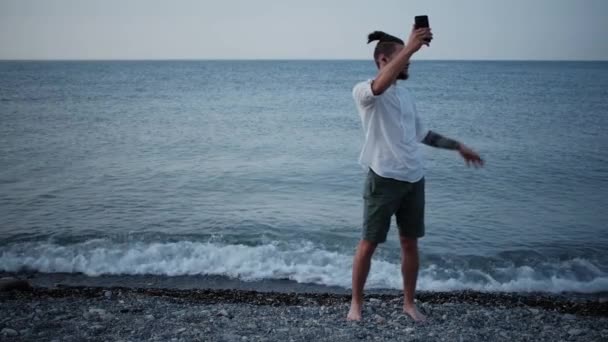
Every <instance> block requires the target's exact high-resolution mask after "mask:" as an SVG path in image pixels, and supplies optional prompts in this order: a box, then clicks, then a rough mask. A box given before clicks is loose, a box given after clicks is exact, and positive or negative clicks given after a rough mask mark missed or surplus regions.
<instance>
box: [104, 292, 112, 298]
mask: <svg viewBox="0 0 608 342" xmlns="http://www.w3.org/2000/svg"><path fill="white" fill-rule="evenodd" d="M103 295H104V296H105V297H106V298H107V299H111V298H112V291H105V292H104V293H103Z"/></svg>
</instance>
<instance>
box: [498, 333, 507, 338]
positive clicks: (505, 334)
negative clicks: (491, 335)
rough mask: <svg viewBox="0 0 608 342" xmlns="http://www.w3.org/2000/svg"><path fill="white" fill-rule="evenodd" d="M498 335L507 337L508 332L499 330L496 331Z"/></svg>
mask: <svg viewBox="0 0 608 342" xmlns="http://www.w3.org/2000/svg"><path fill="white" fill-rule="evenodd" d="M498 335H500V336H501V337H503V338H509V334H507V333H506V332H504V331H501V332H499V333H498Z"/></svg>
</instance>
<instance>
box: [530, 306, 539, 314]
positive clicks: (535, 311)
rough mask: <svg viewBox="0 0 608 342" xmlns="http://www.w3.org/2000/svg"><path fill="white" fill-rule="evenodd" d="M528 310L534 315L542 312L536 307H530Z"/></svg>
mask: <svg viewBox="0 0 608 342" xmlns="http://www.w3.org/2000/svg"><path fill="white" fill-rule="evenodd" d="M528 311H530V312H531V313H532V314H534V315H538V313H539V312H540V310H538V309H535V308H529V309H528Z"/></svg>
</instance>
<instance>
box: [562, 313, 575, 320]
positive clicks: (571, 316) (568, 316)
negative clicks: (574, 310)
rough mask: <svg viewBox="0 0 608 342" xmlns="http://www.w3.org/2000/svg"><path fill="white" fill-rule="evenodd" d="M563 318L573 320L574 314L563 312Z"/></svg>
mask: <svg viewBox="0 0 608 342" xmlns="http://www.w3.org/2000/svg"><path fill="white" fill-rule="evenodd" d="M564 318H565V319H567V320H569V321H573V320H575V319H576V316H574V315H572V314H565V315H564Z"/></svg>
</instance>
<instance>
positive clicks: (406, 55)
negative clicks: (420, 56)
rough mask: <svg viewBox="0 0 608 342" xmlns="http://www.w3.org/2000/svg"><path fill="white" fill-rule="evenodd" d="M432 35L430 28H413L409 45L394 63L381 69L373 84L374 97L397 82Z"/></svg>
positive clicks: (402, 50) (391, 62)
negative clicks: (412, 58)
mask: <svg viewBox="0 0 608 342" xmlns="http://www.w3.org/2000/svg"><path fill="white" fill-rule="evenodd" d="M430 34H431V33H430V29H428V28H421V29H415V28H412V33H411V34H410V37H409V40H408V42H407V45H406V46H405V47H404V48H403V49H401V51H400V52H399V53H398V54H397V56H396V57H395V58H394V59H393V60H392V61H390V62H389V63H388V64H387V65H386V66H385V67H383V68H382V69H380V71H379V72H378V75H376V78H375V79H374V81H373V82H372V92H373V93H374V95H380V94H382V93H384V92H385V91H386V90H387V89H388V88H389V87H390V86H391V84H393V83H394V82H395V81H396V80H397V76H399V73H401V71H403V69H405V67H406V65H407V64H408V63H409V62H410V58H411V57H412V55H413V54H414V53H416V52H417V51H418V50H420V48H421V47H422V45H425V44H428V43H427V42H426V41H425V40H424V39H425V38H428V37H429V36H430Z"/></svg>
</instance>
